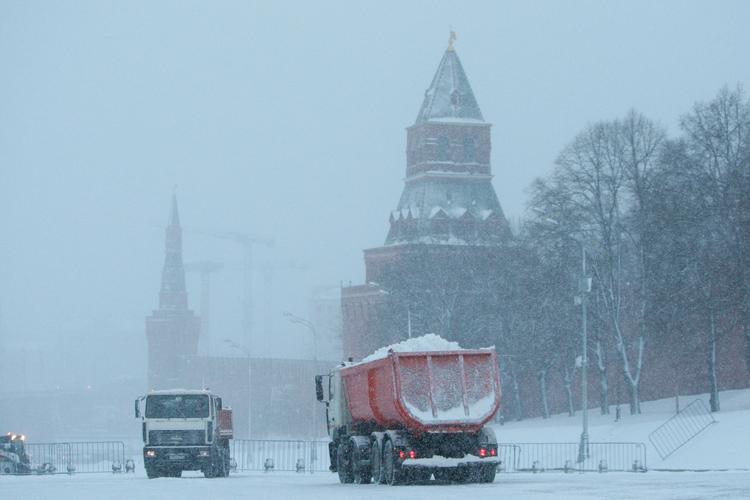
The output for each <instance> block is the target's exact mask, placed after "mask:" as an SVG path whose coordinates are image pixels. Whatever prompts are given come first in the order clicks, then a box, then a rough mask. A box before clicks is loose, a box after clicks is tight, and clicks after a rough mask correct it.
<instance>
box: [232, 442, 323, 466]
mask: <svg viewBox="0 0 750 500" xmlns="http://www.w3.org/2000/svg"><path fill="white" fill-rule="evenodd" d="M231 446H232V449H231V456H232V459H233V460H234V464H235V465H236V469H237V470H242V471H266V472H270V471H274V470H277V471H297V472H323V471H327V470H328V465H329V457H328V443H327V442H325V441H291V440H288V441H287V440H252V439H235V440H233V441H232V445H231Z"/></svg>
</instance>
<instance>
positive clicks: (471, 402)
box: [341, 349, 500, 432]
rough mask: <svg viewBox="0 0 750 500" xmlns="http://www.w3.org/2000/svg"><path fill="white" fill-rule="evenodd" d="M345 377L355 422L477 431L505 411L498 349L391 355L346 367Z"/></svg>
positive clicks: (348, 398) (396, 427) (342, 370)
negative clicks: (501, 406)
mask: <svg viewBox="0 0 750 500" xmlns="http://www.w3.org/2000/svg"><path fill="white" fill-rule="evenodd" d="M341 377H342V379H343V382H344V390H345V391H346V397H347V404H348V406H349V411H350V413H351V416H352V420H353V422H354V423H355V424H357V423H375V424H377V425H378V426H379V427H381V428H384V429H399V428H403V429H409V430H412V431H416V432H475V431H478V430H479V429H481V428H482V426H484V424H485V423H487V422H488V421H489V420H490V419H491V418H492V417H493V416H494V415H495V413H496V412H497V410H498V408H499V407H500V380H499V376H498V366H497V354H496V353H495V351H494V349H480V350H468V349H466V350H463V349H462V350H455V351H429V352H390V353H389V354H388V356H387V357H385V358H381V359H376V360H373V361H368V362H364V363H359V364H355V365H352V366H348V367H346V368H342V369H341Z"/></svg>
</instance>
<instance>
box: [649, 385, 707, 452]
mask: <svg viewBox="0 0 750 500" xmlns="http://www.w3.org/2000/svg"><path fill="white" fill-rule="evenodd" d="M714 422H716V420H714V417H713V415H711V412H710V411H709V409H708V408H707V407H706V403H704V402H703V400H702V399H696V400H695V401H693V402H692V403H690V404H689V405H687V406H686V407H685V408H683V409H682V410H681V411H680V412H679V413H677V414H676V415H674V416H673V417H672V418H670V419H669V420H667V421H666V422H664V423H663V424H661V425H660V426H659V427H657V428H656V430H654V431H653V432H652V433H651V434H649V435H648V439H649V441H651V444H652V445H653V446H654V448H655V449H656V452H657V453H658V454H659V456H660V457H661V459H662V460H664V459H666V458H667V457H668V456H670V455H671V454H672V453H674V452H675V451H677V450H678V449H680V448H681V447H682V446H684V445H685V444H686V443H687V442H688V441H690V440H691V439H693V438H694V437H695V436H697V435H698V434H700V433H701V432H702V431H703V430H705V429H706V428H707V427H708V426H710V425H711V424H713V423H714Z"/></svg>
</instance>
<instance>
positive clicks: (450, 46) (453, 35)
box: [448, 30, 456, 50]
mask: <svg viewBox="0 0 750 500" xmlns="http://www.w3.org/2000/svg"><path fill="white" fill-rule="evenodd" d="M455 41H456V32H455V31H453V30H451V34H450V36H449V37H448V50H453V42H455Z"/></svg>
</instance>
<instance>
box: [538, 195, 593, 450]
mask: <svg viewBox="0 0 750 500" xmlns="http://www.w3.org/2000/svg"><path fill="white" fill-rule="evenodd" d="M533 210H534V211H535V212H537V213H538V214H539V215H540V216H541V218H542V220H544V221H545V222H548V223H550V224H552V225H554V226H557V227H560V223H559V222H558V221H556V220H555V219H551V218H549V217H547V216H546V214H545V213H544V211H543V210H541V209H538V208H533ZM566 236H567V237H569V238H570V239H572V240H573V241H575V242H576V243H578V244H579V245H581V279H580V282H579V285H578V291H579V293H580V296H579V297H576V298H577V299H579V298H580V303H581V344H582V347H581V348H582V351H583V352H582V353H581V413H582V414H583V422H582V427H583V428H582V430H581V440H580V443H579V445H578V463H583V462H584V461H585V460H586V459H587V458H588V457H589V392H588V360H589V358H588V330H587V324H586V320H587V316H588V315H587V313H586V303H587V300H586V299H587V294H588V293H589V292H590V291H591V279H590V278H589V277H588V276H586V246H585V245H584V243H583V238H581V239H580V240H579V239H577V238H575V237H573V236H572V235H570V234H566Z"/></svg>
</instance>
